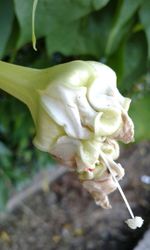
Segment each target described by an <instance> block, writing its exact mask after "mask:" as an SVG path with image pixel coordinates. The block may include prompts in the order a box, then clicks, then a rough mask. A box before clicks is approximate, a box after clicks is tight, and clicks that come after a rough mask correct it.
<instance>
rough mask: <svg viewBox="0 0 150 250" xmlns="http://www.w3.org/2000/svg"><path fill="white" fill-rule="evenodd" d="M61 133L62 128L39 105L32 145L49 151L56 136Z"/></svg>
mask: <svg viewBox="0 0 150 250" xmlns="http://www.w3.org/2000/svg"><path fill="white" fill-rule="evenodd" d="M62 134H63V129H62V128H61V127H60V126H59V125H58V124H57V123H56V122H54V121H53V120H52V119H51V117H50V116H49V115H48V114H47V112H46V111H45V110H44V109H43V108H42V106H40V107H39V112H38V116H37V120H36V136H35V138H34V140H33V143H34V145H35V146H36V147H37V148H38V149H39V150H42V151H45V152H49V151H50V149H51V147H52V146H53V144H54V143H55V142H56V140H57V138H58V137H59V136H61V135H62Z"/></svg>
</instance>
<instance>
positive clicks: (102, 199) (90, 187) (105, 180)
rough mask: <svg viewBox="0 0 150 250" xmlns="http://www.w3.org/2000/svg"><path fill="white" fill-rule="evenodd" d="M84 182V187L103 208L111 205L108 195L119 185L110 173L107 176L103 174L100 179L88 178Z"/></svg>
mask: <svg viewBox="0 0 150 250" xmlns="http://www.w3.org/2000/svg"><path fill="white" fill-rule="evenodd" d="M82 184H83V187H84V188H85V189H86V190H87V191H88V192H89V193H90V194H91V195H92V196H93V198H94V199H95V202H96V204H98V205H100V206H102V207H103V208H110V207H111V206H110V203H109V200H108V197H107V195H108V194H110V193H111V192H113V191H114V190H115V189H116V188H117V186H116V183H115V182H114V181H113V179H112V177H111V176H110V175H109V174H107V175H106V176H105V177H104V176H103V177H102V178H100V180H98V181H97V180H96V181H95V180H88V181H83V182H82Z"/></svg>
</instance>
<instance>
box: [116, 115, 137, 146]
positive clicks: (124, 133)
mask: <svg viewBox="0 0 150 250" xmlns="http://www.w3.org/2000/svg"><path fill="white" fill-rule="evenodd" d="M112 137H113V138H114V139H116V140H120V141H123V142H124V143H129V142H132V141H133V140H134V124H133V122H132V120H131V118H130V117H129V115H128V113H127V112H126V111H125V110H122V124H121V126H120V128H119V129H118V131H116V132H115V133H114V134H113V135H112Z"/></svg>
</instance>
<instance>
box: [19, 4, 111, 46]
mask: <svg viewBox="0 0 150 250" xmlns="http://www.w3.org/2000/svg"><path fill="white" fill-rule="evenodd" d="M108 2H109V0H103V1H101V0H95V1H93V0H73V1H70V0H63V1H62V0H55V1H54V0H41V1H39V2H38V6H37V10H36V18H35V33H36V37H37V38H39V37H42V36H45V35H47V34H48V33H50V31H51V29H52V28H53V29H56V30H57V27H58V25H59V27H60V30H61V29H62V28H61V27H63V25H64V24H65V25H68V24H70V23H71V22H74V21H76V20H78V19H80V18H82V17H84V16H86V15H88V14H89V13H91V12H93V11H94V10H98V9H101V8H102V7H104V6H105V5H106V4H107V3H108ZM14 3H15V12H16V16H17V18H18V21H19V25H20V38H19V41H18V47H21V46H22V45H24V44H25V43H26V42H29V41H31V28H30V27H32V23H31V21H32V5H33V0H26V1H24V0H14Z"/></svg>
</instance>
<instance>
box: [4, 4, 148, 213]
mask: <svg viewBox="0 0 150 250" xmlns="http://www.w3.org/2000/svg"><path fill="white" fill-rule="evenodd" d="M32 4H33V0H25V1H24V0H14V1H12V0H7V1H6V0H1V1H0V58H1V59H2V60H5V61H9V62H12V63H16V64H20V65H25V66H29V67H37V68H44V67H48V66H51V65H54V64H58V63H63V62H67V61H70V60H75V59H85V60H97V61H100V62H103V63H106V64H107V65H109V66H111V67H112V68H113V69H114V70H115V71H116V73H117V76H118V87H119V89H120V91H121V92H122V93H123V94H125V95H127V96H130V97H132V99H133V103H132V105H131V110H130V114H131V116H132V118H133V120H134V122H135V127H136V140H137V141H138V140H142V139H150V130H149V119H150V116H149V105H150V76H149V73H148V67H149V59H150V15H149V13H150V1H149V0H132V1H131V0H72V1H70V0H39V2H38V5H37V11H36V19H35V32H36V36H37V38H38V41H37V48H38V52H34V51H33V49H32V46H31V37H32V34H31V33H32V30H31V21H32V20H31V19H32V18H31V15H32ZM0 94H1V95H0V209H2V208H3V207H4V204H5V202H6V201H7V199H8V196H9V194H10V190H12V188H13V187H14V186H17V187H20V186H22V185H23V184H22V183H24V182H26V181H27V180H28V179H29V178H30V177H31V176H32V175H33V174H34V173H35V172H36V171H37V170H38V169H40V168H41V167H44V166H46V165H47V163H48V162H49V161H51V160H50V157H49V156H48V155H47V154H44V153H40V152H39V151H38V150H36V149H35V148H34V147H33V146H32V139H33V137H34V127H33V124H32V121H31V117H30V114H29V112H28V110H27V109H26V107H25V106H24V105H23V104H22V103H20V102H19V101H17V100H15V98H13V97H10V96H9V95H7V94H6V93H4V92H0Z"/></svg>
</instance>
